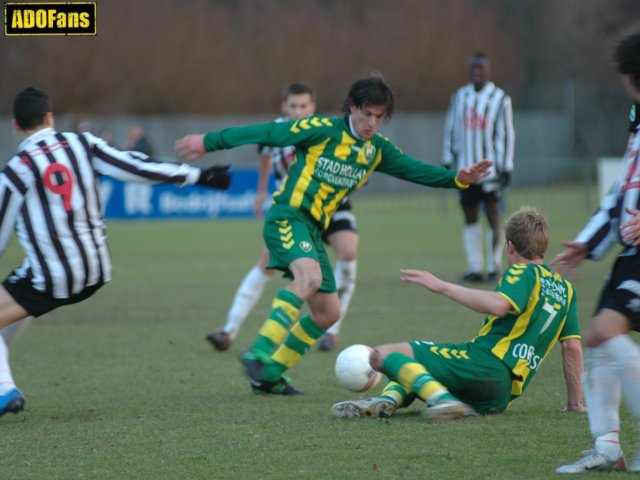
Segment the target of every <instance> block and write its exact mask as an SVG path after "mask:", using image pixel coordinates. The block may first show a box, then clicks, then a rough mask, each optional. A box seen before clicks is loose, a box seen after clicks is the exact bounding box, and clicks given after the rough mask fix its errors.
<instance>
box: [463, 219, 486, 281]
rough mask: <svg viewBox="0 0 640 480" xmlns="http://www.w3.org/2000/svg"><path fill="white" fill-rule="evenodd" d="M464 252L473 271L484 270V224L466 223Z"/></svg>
mask: <svg viewBox="0 0 640 480" xmlns="http://www.w3.org/2000/svg"><path fill="white" fill-rule="evenodd" d="M462 238H463V241H464V253H465V255H466V257H467V265H468V266H469V270H470V271H471V272H476V273H480V272H482V226H481V225H480V224H479V223H473V224H471V225H465V227H464V230H463V231H462Z"/></svg>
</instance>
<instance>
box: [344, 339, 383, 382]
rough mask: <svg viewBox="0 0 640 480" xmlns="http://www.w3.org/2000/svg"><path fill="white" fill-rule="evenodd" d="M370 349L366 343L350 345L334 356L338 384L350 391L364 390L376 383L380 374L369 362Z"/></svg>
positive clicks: (371, 349)
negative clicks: (336, 356)
mask: <svg viewBox="0 0 640 480" xmlns="http://www.w3.org/2000/svg"><path fill="white" fill-rule="evenodd" d="M372 351H373V348H371V347H368V346H366V345H351V346H350V347H347V348H345V349H344V350H342V351H341V352H340V354H339V355H338V358H336V377H337V378H338V382H340V385H342V386H343V387H344V388H346V389H347V390H351V391H352V392H366V391H367V390H370V389H372V388H373V387H375V386H376V385H377V384H378V382H379V381H380V379H381V378H382V374H381V373H380V372H378V371H376V370H374V369H373V368H371V365H370V364H369V355H370V354H371V352H372Z"/></svg>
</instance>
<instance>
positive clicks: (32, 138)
mask: <svg viewBox="0 0 640 480" xmlns="http://www.w3.org/2000/svg"><path fill="white" fill-rule="evenodd" d="M55 133H56V131H55V129H53V128H51V127H46V128H43V129H41V130H38V131H37V132H35V133H32V134H31V135H29V136H28V137H27V138H25V139H24V140H23V141H22V142H20V145H18V150H24V149H25V148H27V145H28V144H30V143H38V142H41V141H42V140H44V139H45V138H47V137H50V136H51V135H54V134H55Z"/></svg>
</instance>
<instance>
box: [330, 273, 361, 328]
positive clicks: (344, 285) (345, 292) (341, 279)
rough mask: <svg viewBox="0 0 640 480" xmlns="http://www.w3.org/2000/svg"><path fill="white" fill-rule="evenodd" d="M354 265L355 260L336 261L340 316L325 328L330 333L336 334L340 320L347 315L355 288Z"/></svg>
mask: <svg viewBox="0 0 640 480" xmlns="http://www.w3.org/2000/svg"><path fill="white" fill-rule="evenodd" d="M356 267H357V261H356V260H349V261H346V260H337V261H336V268H335V277H336V287H337V289H338V297H339V298H340V318H339V319H338V321H337V322H336V323H334V324H333V325H331V327H329V329H328V330H327V333H328V334H330V335H338V333H339V332H340V325H341V324H342V320H343V319H344V317H345V316H346V315H347V310H348V309H349V303H351V297H353V292H354V291H355V290H356V271H357V268H356Z"/></svg>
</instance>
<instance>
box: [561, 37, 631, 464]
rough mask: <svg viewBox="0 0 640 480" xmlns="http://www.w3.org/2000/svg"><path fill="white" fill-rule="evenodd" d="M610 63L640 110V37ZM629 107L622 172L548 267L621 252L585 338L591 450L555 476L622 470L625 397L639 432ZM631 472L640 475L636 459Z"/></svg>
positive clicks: (628, 42)
mask: <svg viewBox="0 0 640 480" xmlns="http://www.w3.org/2000/svg"><path fill="white" fill-rule="evenodd" d="M614 60H615V63H616V66H617V70H618V73H619V74H620V77H621V79H622V83H623V85H624V87H625V90H626V91H627V93H628V94H629V96H630V97H631V100H632V101H633V102H634V104H636V105H637V104H638V103H640V33H636V34H634V35H631V36H628V37H625V38H624V39H623V40H622V41H621V42H620V43H619V44H618V45H617V47H616V49H615V52H614ZM636 105H634V107H633V108H632V111H631V112H632V115H631V117H630V127H631V129H632V130H633V132H631V135H630V137H629V142H628V144H627V149H626V152H625V154H624V160H623V167H622V171H621V172H620V175H619V177H618V179H617V180H616V182H615V183H614V185H613V187H612V188H611V190H610V191H609V193H608V194H607V195H606V196H605V197H604V198H603V199H602V202H601V203H600V208H599V210H598V211H597V212H596V213H595V214H594V215H593V216H592V217H591V218H590V220H589V221H588V222H587V224H586V225H585V227H584V228H583V229H582V230H581V231H580V233H578V235H577V237H576V238H575V239H574V240H573V241H572V242H566V243H564V244H563V245H564V246H565V247H566V250H565V251H564V252H562V253H561V254H560V255H558V256H557V257H556V259H555V261H554V265H556V267H557V269H558V270H560V271H566V270H569V269H573V268H576V267H577V266H578V265H580V264H581V263H582V261H583V260H585V259H590V260H600V259H602V258H603V257H604V256H605V254H606V253H607V252H608V251H609V250H610V248H611V247H613V246H614V245H616V244H620V245H622V248H623V250H622V252H621V253H620V254H619V255H618V257H617V259H616V261H615V263H614V265H613V268H612V269H611V272H610V274H609V275H608V278H607V280H606V282H605V284H604V287H603V288H602V292H601V294H600V300H599V302H598V305H597V307H596V311H595V314H594V316H593V319H592V321H591V324H590V325H589V326H588V327H587V331H586V333H585V336H584V339H585V345H586V347H587V348H586V363H585V374H584V385H585V398H586V402H587V407H588V417H589V429H590V430H591V435H592V436H593V438H594V446H593V448H592V449H591V450H588V451H586V452H584V454H583V456H582V458H580V459H579V460H578V461H576V462H575V463H572V464H568V465H563V466H561V467H559V468H558V469H556V472H558V473H582V472H588V471H591V470H618V469H624V468H625V465H626V463H625V458H624V455H623V453H622V448H621V446H620V433H619V432H620V402H621V396H620V393H621V392H622V398H624V400H625V403H626V406H627V409H628V410H629V412H630V413H631V415H632V417H633V419H634V421H635V423H636V425H635V426H636V428H637V427H640V348H639V347H638V344H637V343H636V342H634V341H633V340H632V338H631V337H630V336H629V332H630V331H631V330H635V331H640V250H639V248H640V168H639V167H640V135H639V134H638V118H637V109H636V108H637V107H636ZM629 470H631V471H634V472H640V452H639V451H638V449H637V448H636V456H635V459H634V460H633V462H632V463H631V465H630V466H629Z"/></svg>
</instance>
